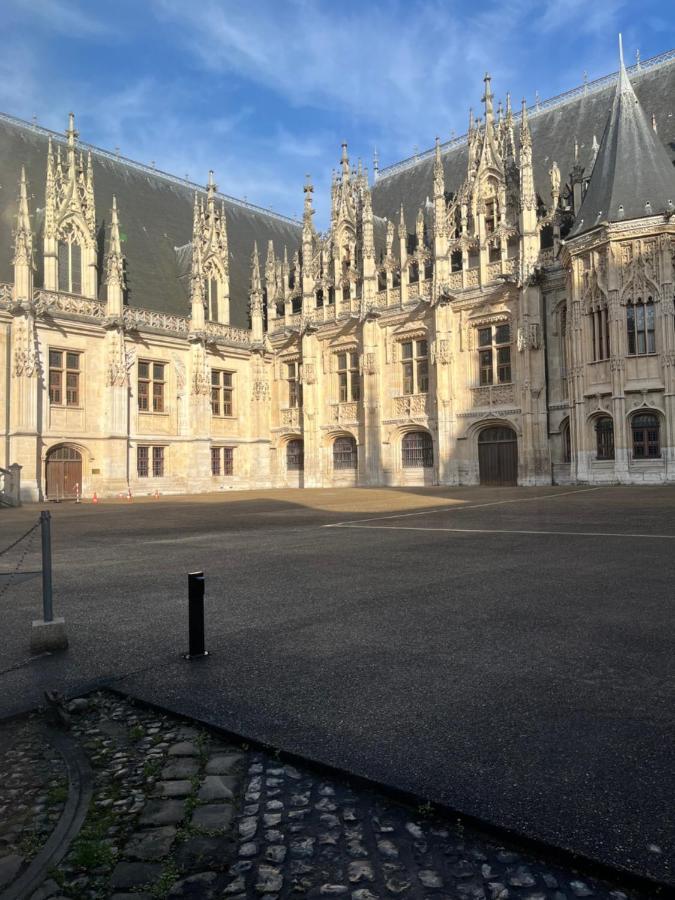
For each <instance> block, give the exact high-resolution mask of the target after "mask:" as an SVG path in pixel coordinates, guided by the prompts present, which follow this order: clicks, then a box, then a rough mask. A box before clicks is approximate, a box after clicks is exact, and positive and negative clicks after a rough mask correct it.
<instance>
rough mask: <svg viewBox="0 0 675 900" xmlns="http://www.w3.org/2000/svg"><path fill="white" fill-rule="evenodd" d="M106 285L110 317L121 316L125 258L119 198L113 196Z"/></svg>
mask: <svg viewBox="0 0 675 900" xmlns="http://www.w3.org/2000/svg"><path fill="white" fill-rule="evenodd" d="M105 283H106V289H107V292H108V315H109V316H115V317H117V316H121V315H122V311H123V306H124V256H123V255H122V241H121V238H120V223H119V219H118V217H117V198H116V197H115V195H114V194H113V202H112V210H111V214H110V242H109V244H108V256H107V258H106V265H105Z"/></svg>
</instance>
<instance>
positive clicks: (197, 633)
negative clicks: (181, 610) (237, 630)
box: [185, 572, 209, 659]
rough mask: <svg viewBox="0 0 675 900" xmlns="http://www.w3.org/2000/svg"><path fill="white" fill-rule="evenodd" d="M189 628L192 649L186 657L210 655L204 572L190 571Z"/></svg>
mask: <svg viewBox="0 0 675 900" xmlns="http://www.w3.org/2000/svg"><path fill="white" fill-rule="evenodd" d="M188 629H189V639H190V651H189V653H186V654H185V659H194V658H195V657H199V656H208V655H209V652H208V650H206V649H205V647H204V573H203V572H189V573H188Z"/></svg>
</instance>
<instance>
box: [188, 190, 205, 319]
mask: <svg viewBox="0 0 675 900" xmlns="http://www.w3.org/2000/svg"><path fill="white" fill-rule="evenodd" d="M201 219H202V208H201V203H200V201H199V197H198V196H197V192H196V191H195V201H194V208H193V215H192V271H191V274H190V307H191V320H192V321H191V328H192V331H198V332H199V331H203V330H204V327H205V325H206V319H205V315H204V266H203V257H202V237H201V231H202V229H201Z"/></svg>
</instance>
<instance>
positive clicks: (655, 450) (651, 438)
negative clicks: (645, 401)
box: [631, 413, 661, 459]
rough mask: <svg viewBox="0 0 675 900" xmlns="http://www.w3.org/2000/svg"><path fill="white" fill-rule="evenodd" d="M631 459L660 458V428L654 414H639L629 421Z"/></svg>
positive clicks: (657, 418)
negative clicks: (631, 442) (631, 440)
mask: <svg viewBox="0 0 675 900" xmlns="http://www.w3.org/2000/svg"><path fill="white" fill-rule="evenodd" d="M631 428H632V431H633V459H658V458H659V457H660V456H661V428H660V423H659V417H658V416H657V415H655V414H654V413H640V414H639V415H636V416H633V418H632V419H631Z"/></svg>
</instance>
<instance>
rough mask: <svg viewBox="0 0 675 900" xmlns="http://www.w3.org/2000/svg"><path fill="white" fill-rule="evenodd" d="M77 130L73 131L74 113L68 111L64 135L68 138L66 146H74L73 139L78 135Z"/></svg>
mask: <svg viewBox="0 0 675 900" xmlns="http://www.w3.org/2000/svg"><path fill="white" fill-rule="evenodd" d="M79 134H80V133H79V131H75V113H72V112H71V113H68V130H67V131H66V137H67V138H68V146H69V147H75V140H76V138H78V137H79Z"/></svg>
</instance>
